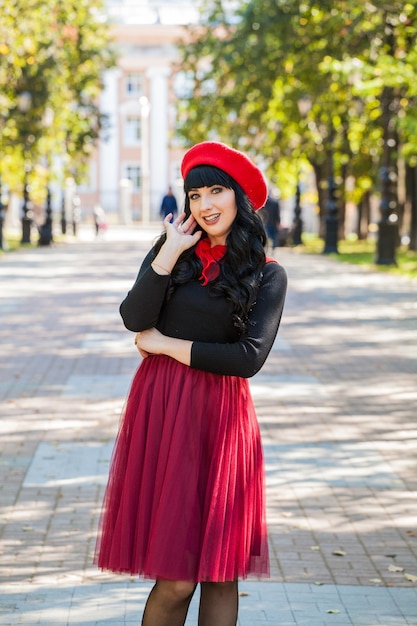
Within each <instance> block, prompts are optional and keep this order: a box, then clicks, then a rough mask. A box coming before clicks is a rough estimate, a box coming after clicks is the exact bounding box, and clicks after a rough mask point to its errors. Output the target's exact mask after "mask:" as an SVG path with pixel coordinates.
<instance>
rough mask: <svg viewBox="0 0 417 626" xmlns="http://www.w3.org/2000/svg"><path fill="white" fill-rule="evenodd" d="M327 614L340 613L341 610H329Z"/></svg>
mask: <svg viewBox="0 0 417 626" xmlns="http://www.w3.org/2000/svg"><path fill="white" fill-rule="evenodd" d="M326 613H335V614H337V613H340V611H339V609H327V611H326Z"/></svg>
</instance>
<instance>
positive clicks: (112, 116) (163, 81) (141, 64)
mask: <svg viewBox="0 0 417 626" xmlns="http://www.w3.org/2000/svg"><path fill="white" fill-rule="evenodd" d="M107 6H108V12H109V19H110V20H111V23H112V24H113V26H112V29H113V34H114V39H115V42H116V45H117V50H118V54H119V60H118V65H117V67H116V68H114V69H112V70H110V71H108V72H106V74H105V76H104V85H105V87H104V90H103V93H102V96H101V110H102V112H103V113H105V114H106V115H107V119H108V124H107V126H106V129H105V130H104V132H103V133H102V136H101V138H100V141H99V142H98V145H97V148H96V151H95V153H94V156H93V158H92V160H91V163H90V168H89V176H88V180H87V181H86V182H85V183H84V184H83V185H79V186H78V188H77V189H76V194H77V196H78V197H79V201H80V206H81V209H82V213H83V218H84V219H85V218H86V217H88V215H89V214H91V215H92V214H93V211H94V207H97V206H100V207H101V208H102V209H103V210H104V212H105V213H106V215H108V219H109V220H112V221H115V222H121V223H130V222H131V221H132V220H142V221H144V222H147V221H153V220H156V219H159V209H160V204H161V201H162V197H163V195H164V194H165V193H166V191H167V189H168V187H169V186H171V187H172V189H173V191H174V194H175V195H176V197H177V201H178V203H179V205H180V203H181V202H182V179H181V175H180V163H181V158H182V155H183V152H184V150H183V148H182V146H181V145H180V143H179V142H178V140H176V138H175V132H174V131H175V124H176V107H175V101H176V86H178V85H180V84H181V81H182V73H181V68H180V67H178V50H177V42H178V41H179V40H180V39H182V38H183V37H184V36H185V33H186V31H185V28H184V25H185V24H189V23H193V22H197V19H198V15H197V11H196V9H195V6H194V5H193V3H192V2H175V3H173V2H168V1H165V2H162V1H161V2H158V1H152V0H147V1H140V0H136V1H132V0H121V1H117V0H109V1H108V3H107ZM178 22H181V23H178Z"/></svg>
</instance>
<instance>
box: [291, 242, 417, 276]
mask: <svg viewBox="0 0 417 626" xmlns="http://www.w3.org/2000/svg"><path fill="white" fill-rule="evenodd" d="M323 248H324V241H323V239H320V238H319V237H316V236H315V235H311V234H308V233H304V234H303V245H302V246H298V247H297V250H299V251H300V252H301V253H307V254H322V253H323ZM338 250H339V254H329V255H327V256H329V257H330V258H332V259H335V260H337V261H341V262H344V263H352V264H354V265H362V266H364V267H367V268H369V269H373V270H377V271H380V272H388V273H389V274H397V275H401V276H408V277H410V278H417V252H413V251H411V250H408V249H407V248H405V247H404V246H400V247H399V248H397V251H396V261H397V265H376V264H375V256H376V243H375V242H374V241H361V240H357V241H350V240H342V241H339V242H338Z"/></svg>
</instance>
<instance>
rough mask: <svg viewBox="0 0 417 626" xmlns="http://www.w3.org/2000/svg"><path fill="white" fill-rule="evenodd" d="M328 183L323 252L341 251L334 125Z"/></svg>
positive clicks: (331, 137) (329, 153)
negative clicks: (335, 173) (335, 175)
mask: <svg viewBox="0 0 417 626" xmlns="http://www.w3.org/2000/svg"><path fill="white" fill-rule="evenodd" d="M328 155H329V158H328V167H329V175H328V179H327V180H328V185H327V204H326V222H325V225H326V230H325V235H324V249H323V254H331V253H336V254H338V253H339V250H338V248H337V240H338V228H339V219H338V207H337V202H336V193H335V192H336V183H335V180H334V157H333V127H332V128H331V133H330V148H329V152H328Z"/></svg>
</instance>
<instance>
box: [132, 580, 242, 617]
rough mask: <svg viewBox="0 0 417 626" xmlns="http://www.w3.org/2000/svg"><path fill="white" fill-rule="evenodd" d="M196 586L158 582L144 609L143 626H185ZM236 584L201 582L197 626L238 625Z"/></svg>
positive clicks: (174, 582)
mask: <svg viewBox="0 0 417 626" xmlns="http://www.w3.org/2000/svg"><path fill="white" fill-rule="evenodd" d="M195 589H196V585H195V584H194V583H188V582H182V581H172V580H158V581H157V582H156V583H155V585H154V587H153V589H152V591H151V593H150V594H149V598H148V601H147V603H146V606H145V612H144V614H143V620H142V626H184V623H185V620H186V617H187V612H188V607H189V606H190V602H191V599H192V597H193V595H194V591H195ZM237 612H238V587H237V581H232V582H225V583H201V598H200V610H199V614H198V626H236V622H237Z"/></svg>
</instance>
